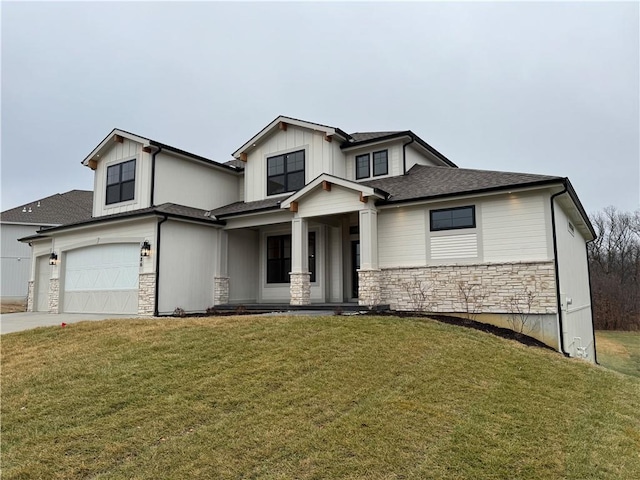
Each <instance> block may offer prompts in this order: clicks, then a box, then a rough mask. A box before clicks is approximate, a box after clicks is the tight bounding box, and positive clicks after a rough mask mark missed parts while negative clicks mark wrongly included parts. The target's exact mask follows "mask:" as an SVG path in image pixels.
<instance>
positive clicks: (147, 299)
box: [24, 116, 595, 359]
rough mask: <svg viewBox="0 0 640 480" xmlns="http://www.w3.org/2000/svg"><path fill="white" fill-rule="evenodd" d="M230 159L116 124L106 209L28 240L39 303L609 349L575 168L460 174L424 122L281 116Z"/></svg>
mask: <svg viewBox="0 0 640 480" xmlns="http://www.w3.org/2000/svg"><path fill="white" fill-rule="evenodd" d="M233 157H234V160H232V161H230V162H227V163H226V164H220V163H216V162H213V161H211V160H208V159H206V158H203V157H200V156H198V155H193V154H190V153H188V152H185V151H183V150H180V149H177V148H174V147H171V146H169V145H165V144H162V143H159V142H156V141H154V140H151V139H148V138H145V137H140V136H137V135H133V134H130V133H128V132H125V131H122V130H114V131H113V132H111V133H110V134H109V135H108V136H107V137H106V138H105V139H104V140H103V141H102V142H101V143H100V144H99V145H98V146H97V147H96V148H95V149H94V150H93V151H92V152H91V153H90V154H89V155H88V156H87V157H86V158H85V159H84V160H83V162H82V163H83V165H85V166H87V167H89V168H91V169H93V170H94V171H95V184H94V187H95V188H94V205H93V218H92V219H90V220H87V221H83V222H78V223H74V224H68V225H63V226H59V227H54V228H51V229H48V230H46V231H44V232H41V233H40V234H39V235H37V236H32V237H28V238H26V239H24V240H25V241H29V242H30V243H31V244H32V247H33V248H32V250H33V258H34V261H33V265H34V267H33V268H32V273H31V281H30V286H29V291H30V294H29V308H30V309H33V310H46V311H50V312H52V313H56V312H61V311H64V312H87V313H88V312H92V313H94V312H108V313H131V314H139V315H152V314H155V315H158V314H160V315H162V314H171V313H172V312H173V311H174V309H175V308H176V307H181V308H183V309H184V310H186V311H187V312H200V311H204V310H206V309H207V308H208V307H212V306H214V305H229V304H274V303H279V304H281V303H287V304H291V305H313V304H314V303H316V304H317V303H323V304H325V303H335V304H341V303H348V302H357V303H359V304H360V305H363V306H367V307H373V306H376V305H389V306H390V308H392V309H394V310H422V311H429V312H440V313H454V314H465V315H468V316H473V318H476V319H477V320H480V321H486V322H490V323H495V324H498V325H511V327H512V328H516V329H520V330H523V331H524V332H525V333H528V334H530V335H532V336H534V337H537V338H539V339H540V340H542V341H544V342H545V343H547V344H549V345H552V346H553V347H555V348H557V349H558V350H560V351H562V352H565V353H568V354H570V355H572V356H584V357H588V358H591V359H593V358H594V354H595V350H594V349H595V345H594V340H593V326H592V318H591V301H590V289H589V276H588V270H587V254H586V243H587V242H588V241H590V240H592V239H593V238H594V237H595V233H594V231H593V227H592V226H591V224H590V222H589V220H588V217H587V215H586V213H585V212H584V209H583V208H582V205H581V204H580V201H579V200H578V197H577V195H576V193H575V191H574V189H573V188H572V186H571V184H570V182H569V180H568V179H567V178H561V177H554V176H544V175H532V174H522V173H507V172H495V171H485V170H469V169H462V168H458V167H457V166H456V165H455V164H454V163H453V162H451V161H450V160H448V159H447V158H446V157H445V156H444V155H442V154H441V153H439V152H438V151H436V150H435V149H434V148H432V147H431V146H430V145H428V144H427V143H426V142H425V141H424V140H422V139H421V138H420V137H418V136H417V135H416V134H414V133H413V132H411V131H390V132H367V133H352V134H348V133H346V132H344V131H343V130H341V129H339V128H335V127H330V126H326V125H320V124H317V123H312V122H307V121H301V120H296V119H293V118H289V117H284V116H280V117H278V118H276V119H275V120H274V121H272V122H271V123H269V124H268V125H267V126H266V127H265V128H263V129H262V130H261V131H260V132H258V133H257V134H256V135H254V136H253V137H252V138H251V139H249V140H248V141H247V142H246V143H245V144H244V145H242V146H241V147H240V148H238V149H237V150H236V151H235V152H234V153H233Z"/></svg>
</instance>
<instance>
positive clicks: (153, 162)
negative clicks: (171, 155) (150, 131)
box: [149, 145, 162, 207]
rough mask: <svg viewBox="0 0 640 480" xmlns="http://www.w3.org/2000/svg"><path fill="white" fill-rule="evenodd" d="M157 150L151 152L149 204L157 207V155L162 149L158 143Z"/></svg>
mask: <svg viewBox="0 0 640 480" xmlns="http://www.w3.org/2000/svg"><path fill="white" fill-rule="evenodd" d="M155 147H156V148H157V150H156V151H155V152H153V153H152V154H151V194H150V196H149V206H150V207H155V206H156V203H155V193H156V155H158V154H159V153H160V152H161V151H162V147H161V146H158V145H156V146H155Z"/></svg>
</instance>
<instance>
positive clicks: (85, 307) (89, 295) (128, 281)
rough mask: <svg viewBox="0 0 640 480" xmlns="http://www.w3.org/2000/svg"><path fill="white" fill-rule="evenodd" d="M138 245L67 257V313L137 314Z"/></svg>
mask: <svg viewBox="0 0 640 480" xmlns="http://www.w3.org/2000/svg"><path fill="white" fill-rule="evenodd" d="M139 254H140V246H139V245H138V244H107V245H95V246H92V247H87V248H82V249H79V250H72V251H70V252H67V255H66V261H65V263H66V269H65V280H64V290H65V293H64V307H63V308H64V311H65V312H78V313H137V312H138V275H139V261H140V260H139Z"/></svg>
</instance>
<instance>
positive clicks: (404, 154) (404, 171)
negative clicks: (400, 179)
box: [402, 136, 416, 175]
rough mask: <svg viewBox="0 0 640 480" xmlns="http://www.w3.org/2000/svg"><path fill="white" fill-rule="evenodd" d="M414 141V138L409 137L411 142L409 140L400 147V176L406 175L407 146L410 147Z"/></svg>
mask: <svg viewBox="0 0 640 480" xmlns="http://www.w3.org/2000/svg"><path fill="white" fill-rule="evenodd" d="M415 141H416V139H415V137H414V136H411V140H409V141H408V142H407V143H404V144H403V145H402V174H403V175H406V174H407V146H409V145H411V144H412V143H413V142H415Z"/></svg>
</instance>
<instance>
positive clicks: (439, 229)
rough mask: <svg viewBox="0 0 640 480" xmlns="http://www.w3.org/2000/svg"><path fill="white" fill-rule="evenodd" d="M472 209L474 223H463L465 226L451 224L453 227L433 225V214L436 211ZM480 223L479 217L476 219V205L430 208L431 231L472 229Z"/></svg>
mask: <svg viewBox="0 0 640 480" xmlns="http://www.w3.org/2000/svg"><path fill="white" fill-rule="evenodd" d="M469 208H470V209H471V218H472V220H473V224H472V225H463V226H457V227H454V226H451V227H443V228H435V227H434V226H433V214H434V213H438V212H450V211H455V210H467V209H469ZM477 225H478V222H477V219H476V206H475V205H465V206H462V207H450V208H436V209H432V210H429V231H431V232H442V231H446V230H464V229H471V228H476V227H477Z"/></svg>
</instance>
